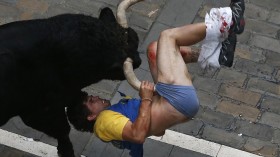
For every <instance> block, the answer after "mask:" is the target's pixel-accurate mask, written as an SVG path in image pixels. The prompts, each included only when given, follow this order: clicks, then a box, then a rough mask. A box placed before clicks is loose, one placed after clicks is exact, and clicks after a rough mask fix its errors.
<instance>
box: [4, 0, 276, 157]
mask: <svg viewBox="0 0 280 157" xmlns="http://www.w3.org/2000/svg"><path fill="white" fill-rule="evenodd" d="M119 1H120V0H79V1H77V0H0V25H3V24H5V23H9V22H12V21H18V20H29V19H37V18H47V17H51V16H54V15H57V14H62V13H82V14H86V15H90V16H94V17H97V16H98V15H99V11H100V9H101V8H104V7H110V8H111V9H113V10H114V12H115V11H116V7H117V5H118V3H119ZM245 2H246V10H245V21H246V26H245V31H244V32H243V34H241V35H238V36H237V37H238V43H237V48H236V51H235V58H234V64H233V66H232V67H231V68H228V67H221V68H220V69H218V70H216V71H212V72H207V73H205V72H203V71H202V70H201V69H200V67H199V65H198V64H197V63H192V64H188V65H187V67H188V70H189V71H190V73H191V75H192V77H193V83H194V86H195V88H196V89H197V93H198V96H199V100H200V110H199V113H198V114H197V115H196V116H195V118H194V119H193V120H191V121H189V122H187V123H184V124H180V125H177V126H174V127H172V128H170V130H171V131H173V132H176V133H182V134H184V135H188V136H191V137H195V138H197V139H203V140H205V141H210V142H211V143H215V144H218V145H219V146H226V149H225V150H224V151H228V150H232V149H227V148H234V149H237V150H241V151H244V152H249V153H252V154H256V155H261V156H265V157H280V150H279V145H280V40H279V39H280V1H279V0H245ZM229 3H230V0H226V1H223V2H219V1H218V0H144V1H143V2H140V3H138V4H136V5H134V6H132V7H130V8H129V9H128V12H127V15H128V19H129V22H128V23H129V25H130V27H132V28H133V29H135V30H136V32H137V33H138V35H139V37H140V45H139V51H140V53H141V54H140V56H141V58H142V65H141V66H140V68H138V69H136V70H135V72H136V75H137V76H138V78H139V80H149V81H152V78H151V75H150V73H149V67H148V62H147V57H146V54H145V51H146V48H147V45H148V44H149V43H150V42H151V41H154V40H156V39H157V38H158V37H159V33H160V32H161V31H162V30H164V29H167V28H172V27H177V26H182V25H184V24H190V23H197V22H203V21H204V17H205V14H206V12H209V10H210V9H211V8H212V7H225V6H228V5H229ZM0 42H1V41H0ZM195 46H196V47H199V46H200V44H197V45H195ZM0 88H1V87H0ZM83 90H84V91H86V92H88V93H89V94H93V95H99V96H101V97H102V98H106V99H110V100H111V103H112V104H114V103H116V102H117V101H118V100H119V99H120V98H121V96H120V95H119V94H118V92H117V91H121V92H123V93H126V94H127V95H130V96H132V97H139V96H138V92H137V91H136V90H134V89H133V88H132V87H130V85H129V84H128V83H127V82H126V81H109V80H104V81H101V82H100V83H98V84H94V85H91V86H88V87H85V88H84V89H83ZM1 129H3V130H7V131H9V132H13V133H16V134H19V135H22V136H25V137H29V138H33V139H37V140H39V141H40V142H43V143H46V144H49V145H51V146H55V147H56V146H57V142H56V140H55V139H53V138H51V137H48V136H47V135H45V134H44V133H42V132H38V131H36V130H34V129H32V128H30V127H28V126H26V125H25V124H24V123H23V122H22V121H21V119H20V118H19V117H15V118H13V119H11V120H10V121H9V122H8V123H7V124H6V125H4V126H2V127H1ZM173 132H172V133H173ZM70 136H71V141H72V143H73V145H74V150H75V153H76V155H77V156H80V155H84V156H87V157H93V156H95V157H101V156H104V157H107V156H110V157H114V156H116V157H125V156H129V155H128V151H126V150H119V149H117V148H115V147H114V146H112V145H111V144H109V143H103V142H101V141H100V140H98V139H97V138H96V137H95V136H94V135H92V134H90V133H82V132H79V131H76V130H75V129H72V130H71V134H70ZM166 136H167V135H166ZM2 137H3V136H2V135H1V134H0V138H2ZM187 145H192V143H188V144H187ZM200 147H201V149H203V147H206V146H200ZM219 148H220V147H219ZM221 151H222V149H221V150H219V151H217V152H216V153H214V154H215V155H211V154H210V153H208V154H206V153H203V152H202V151H201V152H197V151H195V150H188V149H187V148H184V147H181V146H179V145H176V144H170V143H167V142H164V141H163V140H161V139H159V140H155V139H153V138H149V139H147V140H146V142H145V144H144V157H175V156H176V157H181V156H188V157H209V156H217V157H241V156H240V155H238V153H236V154H235V156H234V155H233V154H234V153H233V154H231V155H223V154H222V153H221ZM228 152H229V151H228ZM249 153H248V154H249ZM0 156H1V157H33V156H35V155H33V154H32V153H28V152H23V151H20V150H17V149H15V148H11V147H8V146H5V144H2V145H0ZM242 157H243V156H242ZM244 157H245V156H244ZM246 157H247V156H246ZM248 157H249V156H248Z"/></svg>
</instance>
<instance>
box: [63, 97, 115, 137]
mask: <svg viewBox="0 0 280 157" xmlns="http://www.w3.org/2000/svg"><path fill="white" fill-rule="evenodd" d="M110 105H111V104H110V101H108V100H105V99H101V98H99V97H98V96H90V95H88V94H87V93H85V92H81V93H80V96H79V97H78V98H77V99H76V100H75V101H74V102H73V104H71V105H70V106H69V107H68V108H67V116H68V119H69V121H70V122H71V124H73V126H74V127H75V128H76V129H77V130H80V131H89V132H93V126H94V123H95V119H96V117H97V116H98V115H99V113H100V112H101V111H103V110H104V109H106V108H107V107H108V106H110Z"/></svg>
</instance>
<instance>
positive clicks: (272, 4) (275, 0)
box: [251, 0, 280, 10]
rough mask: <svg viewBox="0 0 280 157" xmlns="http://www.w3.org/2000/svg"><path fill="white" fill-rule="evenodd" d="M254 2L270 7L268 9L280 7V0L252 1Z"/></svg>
mask: <svg viewBox="0 0 280 157" xmlns="http://www.w3.org/2000/svg"><path fill="white" fill-rule="evenodd" d="M251 3H252V4H255V5H257V6H260V7H264V8H268V9H272V8H273V9H278V10H279V8H280V3H279V1H278V0H270V1H263V0H254V1H251Z"/></svg>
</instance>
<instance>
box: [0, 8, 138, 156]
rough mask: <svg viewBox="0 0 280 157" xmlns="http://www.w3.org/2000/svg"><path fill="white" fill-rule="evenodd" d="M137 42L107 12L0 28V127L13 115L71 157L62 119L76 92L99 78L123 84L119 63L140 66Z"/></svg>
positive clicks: (62, 153)
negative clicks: (50, 138)
mask: <svg viewBox="0 0 280 157" xmlns="http://www.w3.org/2000/svg"><path fill="white" fill-rule="evenodd" d="M138 44H139V40H138V37H137V34H136V32H135V31H134V30H132V29H131V28H128V29H124V28H122V27H121V26H120V25H119V24H117V22H116V19H115V17H114V15H113V13H112V11H111V10H110V9H109V8H105V9H102V11H101V13H100V16H99V18H98V19H97V18H93V17H90V16H85V15H74V14H64V15H58V16H54V17H51V18H48V19H36V20H29V21H18V22H12V23H9V24H5V25H2V26H0V107H1V108H0V125H3V124H5V123H6V122H7V121H8V120H9V119H10V118H11V117H13V116H17V115H19V116H20V117H21V118H22V120H23V121H24V123H25V124H27V125H28V126H30V127H32V128H34V129H37V130H40V131H42V132H44V133H46V134H47V135H49V136H52V137H54V138H56V139H57V140H58V147H57V149H58V153H59V154H60V155H61V156H63V157H72V156H74V151H73V148H72V144H71V142H70V139H69V132H70V126H69V124H68V121H67V117H66V115H65V107H67V106H68V107H69V105H71V104H72V103H73V102H75V101H76V100H74V99H77V97H79V96H80V90H81V89H82V88H83V87H85V86H88V85H90V84H92V83H96V82H98V81H100V80H102V79H111V80H124V79H125V77H124V74H123V70H122V66H123V62H124V61H125V59H126V58H127V57H130V58H132V59H133V60H134V63H133V64H134V65H133V66H134V67H135V68H137V67H139V66H140V64H141V59H140V57H139V53H138V52H137V48H138Z"/></svg>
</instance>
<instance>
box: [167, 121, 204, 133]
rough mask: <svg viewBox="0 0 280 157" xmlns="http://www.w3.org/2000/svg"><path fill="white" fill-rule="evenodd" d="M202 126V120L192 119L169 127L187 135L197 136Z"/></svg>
mask: <svg viewBox="0 0 280 157" xmlns="http://www.w3.org/2000/svg"><path fill="white" fill-rule="evenodd" d="M202 126H203V122H202V121H201V120H198V119H193V120H190V121H188V122H185V123H181V124H178V125H175V126H173V127H171V128H169V129H170V130H173V131H176V132H180V133H184V134H187V135H192V136H198V135H199V132H200V130H201V129H202Z"/></svg>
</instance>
